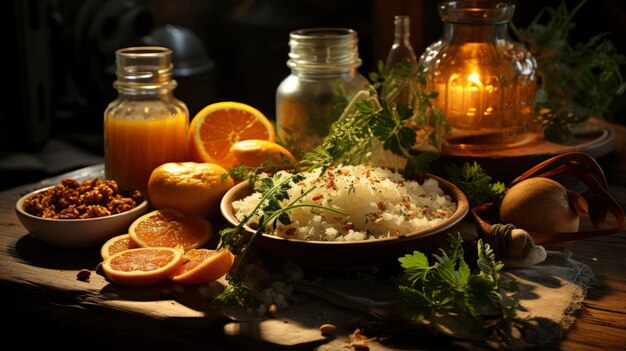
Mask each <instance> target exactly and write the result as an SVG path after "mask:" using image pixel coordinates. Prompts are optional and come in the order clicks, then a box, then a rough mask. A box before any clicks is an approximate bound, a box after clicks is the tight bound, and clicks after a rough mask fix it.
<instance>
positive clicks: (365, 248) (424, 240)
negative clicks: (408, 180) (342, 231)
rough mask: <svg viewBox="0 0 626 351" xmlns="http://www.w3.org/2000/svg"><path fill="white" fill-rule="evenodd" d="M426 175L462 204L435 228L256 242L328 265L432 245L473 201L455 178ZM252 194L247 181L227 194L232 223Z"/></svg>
mask: <svg viewBox="0 0 626 351" xmlns="http://www.w3.org/2000/svg"><path fill="white" fill-rule="evenodd" d="M425 176H426V177H430V178H434V179H436V180H437V181H438V182H439V187H441V188H442V189H443V191H444V192H445V193H446V194H448V195H450V196H451V197H452V199H453V200H454V201H455V202H456V203H457V204H458V206H457V210H456V212H454V213H453V214H452V216H451V217H449V218H448V219H447V220H446V221H444V222H441V223H439V224H437V225H435V226H433V227H431V228H428V229H424V230H420V231H417V232H413V233H408V234H405V235H400V236H397V237H390V238H381V239H374V240H363V241H348V242H346V241H337V242H333V241H308V240H299V239H285V238H281V237H278V236H273V235H269V234H262V235H260V236H257V237H256V238H255V239H254V243H253V244H254V245H255V246H258V247H260V248H261V249H263V250H265V251H267V252H269V253H271V254H274V255H278V256H281V257H283V258H285V259H288V260H291V261H294V262H297V263H300V264H304V265H307V266H312V267H318V268H324V269H358V268H364V267H371V266H376V265H381V264H385V263H393V262H394V261H395V260H397V258H398V257H401V256H403V255H405V254H410V253H412V252H413V250H423V249H429V248H432V247H434V246H435V245H437V244H438V243H440V242H441V241H442V239H444V240H445V238H446V234H447V233H453V230H454V229H455V228H456V227H457V226H458V225H459V224H461V222H462V221H463V219H464V218H465V217H466V216H467V214H468V212H469V202H468V199H467V197H466V196H465V194H463V192H462V191H461V190H460V189H459V188H458V187H456V186H455V185H454V184H452V183H451V182H449V181H447V180H445V179H443V178H440V177H438V176H435V175H431V174H426V175H425ZM250 194H251V188H250V186H249V183H248V182H247V181H246V182H242V183H239V184H237V185H235V186H234V187H233V188H231V189H230V190H229V191H228V192H227V193H226V194H225V195H224V197H223V198H222V202H221V204H220V210H221V212H222V215H223V216H224V219H225V220H226V221H227V222H228V223H230V224H231V225H233V226H236V225H237V224H239V220H238V219H237V218H236V217H235V214H234V212H233V206H232V203H233V201H236V200H240V199H243V198H244V197H246V196H248V195H250ZM244 228H246V230H248V231H251V230H250V229H249V228H247V227H244Z"/></svg>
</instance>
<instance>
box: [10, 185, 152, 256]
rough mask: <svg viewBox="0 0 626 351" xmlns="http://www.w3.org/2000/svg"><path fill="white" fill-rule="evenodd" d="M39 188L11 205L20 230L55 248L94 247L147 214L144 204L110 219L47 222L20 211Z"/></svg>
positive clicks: (53, 220) (145, 202) (108, 217)
mask: <svg viewBox="0 0 626 351" xmlns="http://www.w3.org/2000/svg"><path fill="white" fill-rule="evenodd" d="M50 188H52V186H51V187H46V188H42V189H39V190H36V191H33V192H31V193H28V194H26V195H24V196H22V197H21V198H19V200H17V202H16V203H15V213H16V214H17V218H18V219H19V220H20V222H21V223H22V225H23V226H24V228H26V230H28V232H29V233H30V234H31V235H32V236H33V237H35V238H37V239H39V240H41V241H43V242H45V243H47V244H50V245H53V246H57V247H63V248H91V247H97V246H100V245H102V244H104V242H106V241H107V240H108V239H110V238H112V237H113V236H115V235H119V234H124V233H127V232H128V227H129V226H130V225H131V223H132V222H133V221H134V220H135V219H137V218H139V217H140V216H141V215H143V214H145V213H146V212H147V211H148V201H146V200H144V201H142V202H141V203H140V204H139V205H137V206H136V207H135V208H133V209H131V210H129V211H126V212H123V213H118V214H113V215H110V216H103V217H97V218H86V219H50V218H43V217H38V216H34V215H31V214H29V213H27V212H26V211H24V201H25V200H26V199H27V198H28V197H29V196H31V195H33V194H36V193H39V192H43V191H46V190H48V189H50Z"/></svg>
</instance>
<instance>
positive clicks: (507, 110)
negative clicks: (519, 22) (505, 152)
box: [420, 1, 536, 147]
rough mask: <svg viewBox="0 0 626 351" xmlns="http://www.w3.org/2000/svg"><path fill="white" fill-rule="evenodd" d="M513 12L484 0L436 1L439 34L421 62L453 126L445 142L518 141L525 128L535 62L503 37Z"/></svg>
mask: <svg viewBox="0 0 626 351" xmlns="http://www.w3.org/2000/svg"><path fill="white" fill-rule="evenodd" d="M513 10H514V6H512V5H506V6H504V5H502V4H499V5H498V6H495V5H493V4H490V3H488V2H472V1H451V2H444V3H442V4H440V5H439V14H440V15H441V18H442V19H443V21H444V34H443V36H442V39H441V40H440V41H438V42H435V43H433V44H431V45H430V46H429V47H428V48H427V49H426V51H425V52H424V53H423V54H422V56H421V59H420V63H421V64H422V65H423V66H424V67H425V68H426V78H427V82H428V84H429V86H430V87H431V89H433V90H434V91H436V92H438V93H439V96H438V97H437V98H436V99H435V101H434V103H435V105H437V106H438V107H439V108H440V109H441V110H442V112H443V114H444V116H445V118H446V121H447V122H448V125H449V126H450V127H451V129H452V131H451V133H450V135H449V136H448V137H447V141H448V143H449V144H450V143H462V144H466V143H473V144H481V145H486V144H490V145H497V144H510V143H513V142H515V141H516V139H517V140H519V139H523V137H524V134H525V133H526V131H527V130H528V128H529V126H530V123H531V120H532V106H533V104H534V91H535V71H536V63H535V61H534V59H533V58H532V56H531V55H530V53H529V52H528V51H527V50H526V49H525V48H523V47H522V46H521V45H519V44H517V43H515V42H513V41H511V40H510V39H509V38H508V33H507V23H508V22H509V21H510V19H511V17H512V15H513ZM464 147H465V146H464Z"/></svg>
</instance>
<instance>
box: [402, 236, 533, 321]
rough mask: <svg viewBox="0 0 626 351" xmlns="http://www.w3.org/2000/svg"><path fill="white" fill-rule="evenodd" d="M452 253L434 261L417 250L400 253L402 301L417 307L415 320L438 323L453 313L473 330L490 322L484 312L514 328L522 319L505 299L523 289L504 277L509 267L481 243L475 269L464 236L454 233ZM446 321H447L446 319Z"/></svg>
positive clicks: (451, 240)
mask: <svg viewBox="0 0 626 351" xmlns="http://www.w3.org/2000/svg"><path fill="white" fill-rule="evenodd" d="M448 242H449V246H450V248H449V251H448V252H446V251H443V250H442V253H441V254H439V255H438V254H433V255H432V257H433V260H432V261H433V262H432V263H431V262H429V260H428V258H427V257H426V255H425V254H423V253H422V252H420V251H414V252H413V253H412V254H407V255H405V256H403V257H400V258H399V259H398V261H399V262H400V264H401V266H402V268H403V269H404V272H403V274H402V276H401V278H400V283H399V284H398V288H399V291H400V295H401V297H402V299H403V300H404V301H405V302H406V303H407V304H408V305H409V306H411V307H412V311H413V312H414V313H415V314H414V315H413V320H412V322H413V323H416V324H422V323H424V322H428V323H430V325H431V326H433V327H437V325H436V324H437V323H440V322H438V321H445V318H443V317H445V316H452V317H453V318H454V320H456V321H457V322H461V324H462V325H464V326H465V327H467V328H469V329H471V330H480V329H483V328H485V326H486V325H493V323H485V322H486V318H485V315H486V314H485V312H484V311H488V313H487V314H488V315H489V316H490V319H493V318H491V316H493V314H494V313H495V314H496V315H499V316H500V317H499V318H500V319H503V320H506V323H501V324H504V325H507V326H509V327H511V326H513V325H515V324H516V323H522V321H521V320H520V319H518V317H516V313H515V310H516V309H517V308H518V305H517V304H516V303H515V302H512V304H511V305H510V306H506V304H505V303H504V302H505V300H504V297H503V296H504V294H505V293H506V292H511V293H514V292H516V291H517V290H518V286H517V284H516V282H515V281H513V280H508V279H505V278H503V277H502V276H500V274H499V271H500V270H501V269H502V267H503V266H504V265H503V264H502V263H501V262H499V261H496V260H495V254H494V252H493V250H492V249H491V247H490V246H489V244H487V243H484V242H483V241H482V240H479V241H478V244H477V250H478V260H477V262H476V266H477V268H476V269H474V270H475V272H472V268H471V267H470V266H469V264H468V263H467V262H466V260H465V258H464V248H463V240H462V239H461V237H460V235H458V234H457V235H456V236H455V235H449V238H448ZM441 323H443V322H441Z"/></svg>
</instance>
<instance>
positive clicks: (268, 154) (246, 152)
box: [230, 139, 296, 167]
mask: <svg viewBox="0 0 626 351" xmlns="http://www.w3.org/2000/svg"><path fill="white" fill-rule="evenodd" d="M230 153H231V154H232V155H233V156H234V157H235V159H237V162H236V163H237V164H243V165H246V166H250V167H259V166H260V165H261V164H262V163H263V162H268V161H269V162H271V163H273V164H275V165H281V164H283V163H285V162H284V161H285V160H284V159H288V160H291V161H292V162H296V158H295V157H293V155H292V154H291V152H290V151H289V150H287V149H285V148H284V147H283V146H282V145H280V144H277V143H275V142H273V141H269V140H261V139H248V140H242V141H240V142H237V143H234V144H233V145H232V146H231V147H230Z"/></svg>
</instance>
